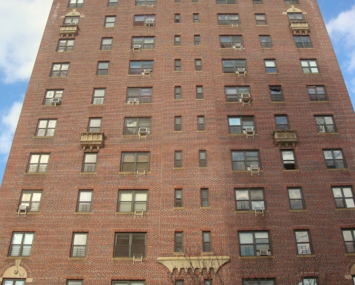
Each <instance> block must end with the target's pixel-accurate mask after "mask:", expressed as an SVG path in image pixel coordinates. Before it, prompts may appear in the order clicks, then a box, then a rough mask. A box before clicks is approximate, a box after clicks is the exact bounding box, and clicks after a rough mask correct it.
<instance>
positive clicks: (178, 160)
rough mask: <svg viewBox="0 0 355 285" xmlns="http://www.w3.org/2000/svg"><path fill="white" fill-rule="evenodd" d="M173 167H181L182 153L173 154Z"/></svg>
mask: <svg viewBox="0 0 355 285" xmlns="http://www.w3.org/2000/svg"><path fill="white" fill-rule="evenodd" d="M174 167H182V151H181V150H179V151H177V150H176V151H175V152H174Z"/></svg>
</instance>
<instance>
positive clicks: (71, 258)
mask: <svg viewBox="0 0 355 285" xmlns="http://www.w3.org/2000/svg"><path fill="white" fill-rule="evenodd" d="M86 259H87V258H86V257H69V260H86Z"/></svg>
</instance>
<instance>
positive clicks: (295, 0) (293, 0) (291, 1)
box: [284, 0, 299, 5]
mask: <svg viewBox="0 0 355 285" xmlns="http://www.w3.org/2000/svg"><path fill="white" fill-rule="evenodd" d="M284 1H285V4H288V5H291V4H299V3H298V0H284Z"/></svg>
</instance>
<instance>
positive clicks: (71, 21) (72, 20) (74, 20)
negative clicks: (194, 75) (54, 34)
mask: <svg viewBox="0 0 355 285" xmlns="http://www.w3.org/2000/svg"><path fill="white" fill-rule="evenodd" d="M79 20H80V17H78V16H75V17H65V18H64V22H63V25H78V24H79Z"/></svg>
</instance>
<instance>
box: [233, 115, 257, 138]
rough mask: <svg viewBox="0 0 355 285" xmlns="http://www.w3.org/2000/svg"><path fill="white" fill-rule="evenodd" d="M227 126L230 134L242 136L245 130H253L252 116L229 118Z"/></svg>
mask: <svg viewBox="0 0 355 285" xmlns="http://www.w3.org/2000/svg"><path fill="white" fill-rule="evenodd" d="M228 125H229V133H230V134H242V133H243V132H244V131H245V129H246V128H253V129H255V124H254V117H253V116H243V117H229V118H228Z"/></svg>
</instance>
